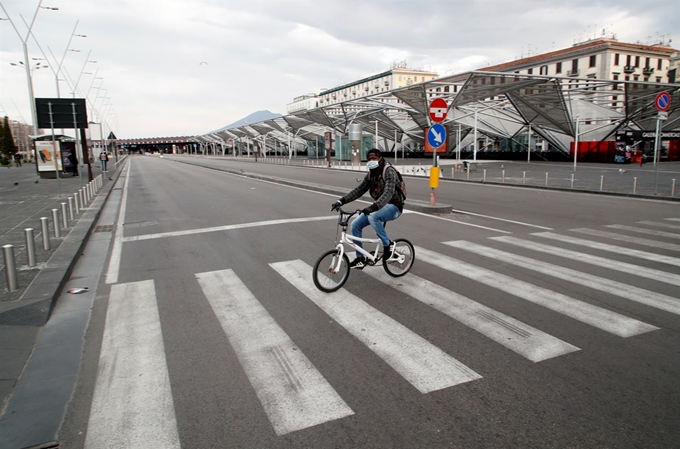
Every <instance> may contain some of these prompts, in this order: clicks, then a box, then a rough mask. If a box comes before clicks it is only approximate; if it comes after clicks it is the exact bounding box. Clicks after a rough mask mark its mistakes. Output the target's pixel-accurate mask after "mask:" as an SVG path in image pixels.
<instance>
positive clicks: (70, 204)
mask: <svg viewBox="0 0 680 449" xmlns="http://www.w3.org/2000/svg"><path fill="white" fill-rule="evenodd" d="M68 219H69V220H71V221H73V220H74V219H75V215H73V198H72V197H70V196H69V197H68Z"/></svg>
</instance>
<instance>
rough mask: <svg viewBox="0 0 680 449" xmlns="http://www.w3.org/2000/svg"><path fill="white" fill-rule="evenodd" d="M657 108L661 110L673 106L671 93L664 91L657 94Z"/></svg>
mask: <svg viewBox="0 0 680 449" xmlns="http://www.w3.org/2000/svg"><path fill="white" fill-rule="evenodd" d="M655 103H656V108H657V109H658V110H659V111H667V110H668V108H670V107H671V95H670V94H669V93H668V92H666V91H664V92H659V94H658V95H657V96H656V101H655Z"/></svg>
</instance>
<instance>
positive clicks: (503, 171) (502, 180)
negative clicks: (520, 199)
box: [501, 170, 505, 183]
mask: <svg viewBox="0 0 680 449" xmlns="http://www.w3.org/2000/svg"><path fill="white" fill-rule="evenodd" d="M501 182H503V183H504V182H505V170H501Z"/></svg>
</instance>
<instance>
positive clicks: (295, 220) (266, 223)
mask: <svg viewBox="0 0 680 449" xmlns="http://www.w3.org/2000/svg"><path fill="white" fill-rule="evenodd" d="M337 219H338V216H337V215H327V216H323V217H303V218H288V219H281V220H268V221H257V222H254V223H240V224H234V225H224V226H214V227H211V228H200V229H187V230H184V231H172V232H161V233H158V234H146V235H137V236H131V237H125V238H124V239H123V242H126V243H127V242H138V241H141V240H152V239H162V238H167V237H180V236H184V235H194V234H205V233H207V232H220V231H231V230H233V229H244V228H255V227H258V226H273V225H279V224H288V223H307V222H309V221H322V220H337Z"/></svg>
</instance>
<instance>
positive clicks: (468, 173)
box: [465, 169, 470, 181]
mask: <svg viewBox="0 0 680 449" xmlns="http://www.w3.org/2000/svg"><path fill="white" fill-rule="evenodd" d="M465 173H467V180H468V181H469V180H470V170H469V169H468V170H465Z"/></svg>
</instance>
